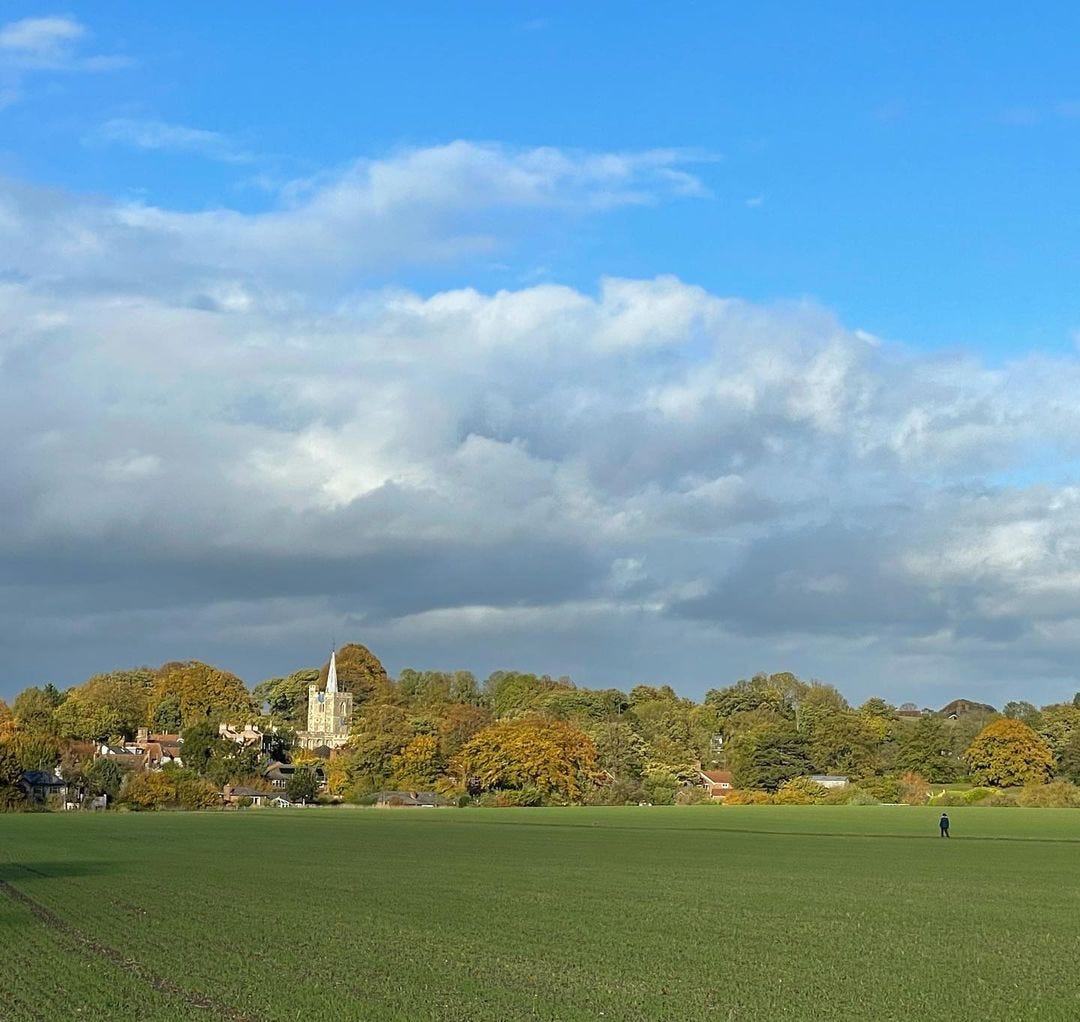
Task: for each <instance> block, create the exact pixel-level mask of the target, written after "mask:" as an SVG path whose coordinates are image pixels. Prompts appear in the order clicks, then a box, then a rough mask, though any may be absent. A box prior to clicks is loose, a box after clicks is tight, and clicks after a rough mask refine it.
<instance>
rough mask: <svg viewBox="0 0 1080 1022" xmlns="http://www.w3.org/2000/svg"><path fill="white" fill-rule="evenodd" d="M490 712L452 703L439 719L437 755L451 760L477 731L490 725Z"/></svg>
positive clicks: (481, 707) (483, 708)
mask: <svg viewBox="0 0 1080 1022" xmlns="http://www.w3.org/2000/svg"><path fill="white" fill-rule="evenodd" d="M491 719H492V718H491V711H490V710H488V709H487V708H486V707H483V706H473V705H469V704H465V703H454V704H452V705H450V706H448V707H446V708H445V710H444V711H443V714H442V716H441V717H440V719H439V725H438V733H439V754H440V755H441V756H442V757H443V759H444V760H451V759H453V758H454V757H455V756H456V755H457V754H458V753H459V752H460V751H461V749H462V747H463V746H464V745H465V743H466V742H467V741H468V740H469V739H470V738H472V736H473V735H475V734H476V733H477V732H478V731H483V730H484V728H486V727H487V726H488V725H489V724H490V723H491Z"/></svg>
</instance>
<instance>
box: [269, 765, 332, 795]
mask: <svg viewBox="0 0 1080 1022" xmlns="http://www.w3.org/2000/svg"><path fill="white" fill-rule="evenodd" d="M297 769H302V768H298V767H297V766H296V764H294V763H278V762H276V761H275V762H273V763H271V764H270V765H269V766H268V767H267V768H266V769H265V770H264V771H263V777H265V778H266V780H267V781H269V782H270V786H271V787H272V788H274V789H275V790H278V791H284V790H285V789H286V788H287V787H288V785H289V779H290V778H291V777H292V775H293V774H295V773H296V771H297ZM314 769H315V784H316V786H317V787H318V789H319V790H320V791H322V790H324V789H325V788H326V772H325V771H324V770H323V768H322V767H321V766H316V767H315V768H314Z"/></svg>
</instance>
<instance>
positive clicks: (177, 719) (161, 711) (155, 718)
mask: <svg viewBox="0 0 1080 1022" xmlns="http://www.w3.org/2000/svg"><path fill="white" fill-rule="evenodd" d="M150 726H151V727H152V728H153V729H154V733H155V734H159V735H178V734H179V733H180V729H181V728H182V727H183V726H184V715H183V713H181V712H180V696H179V695H178V694H177V693H176V692H168V693H166V694H165V695H164V696H162V697H161V698H160V699H158V700H156V702H155V703H153V704H152V705H151V709H150Z"/></svg>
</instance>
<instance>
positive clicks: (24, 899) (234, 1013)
mask: <svg viewBox="0 0 1080 1022" xmlns="http://www.w3.org/2000/svg"><path fill="white" fill-rule="evenodd" d="M28 872H30V873H34V874H37V875H39V876H44V875H45V874H41V873H38V871H37V870H34V869H28ZM0 894H3V895H5V896H6V897H7V898H9V899H10V900H11V901H14V902H15V903H16V904H19V905H23V906H24V907H25V908H27V909H28V910H29V911H30V912H31V914H32V915H33V916H34V918H35V919H37V921H38V922H39V923H41V924H42V925H43V926H44V927H46V928H47V929H48V930H50V931H51V932H53V933H55V934H57V935H58V936H60V937H63V938H64V939H66V940H67V941H69V942H71V943H73V944H75V945H76V946H77V947H78V948H79V949H80V950H82V951H86V952H87V953H89V954H92V955H95V956H96V957H98V958H103V959H105V960H106V961H107V962H110V963H111V964H112V965H115V966H116V967H117V968H118V969H123V970H124V971H125V972H127V973H130V974H131V975H133V976H135V977H137V978H138V979H140V980H142V982H144V983H146V984H147V985H148V986H151V987H153V988H154V990H156V991H158V993H162V994H169V995H170V996H172V997H177V998H179V999H180V1000H182V1001H183V1002H184V1003H185V1004H187V1005H189V1006H190V1007H192V1008H198V1009H200V1010H202V1011H206V1012H212V1013H213V1014H214V1015H216V1016H218V1017H219V1018H222V1019H226V1020H227V1022H260V1019H259V1018H258V1016H256V1015H252V1014H251V1013H250V1012H245V1011H240V1010H239V1009H238V1008H234V1007H231V1006H230V1005H228V1004H222V1003H221V1002H220V1001H215V1000H214V999H213V998H212V997H207V996H206V995H205V994H200V993H196V992H194V991H191V990H185V989H184V988H183V987H181V986H178V985H177V984H176V983H173V982H172V981H171V980H168V979H166V978H165V977H164V976H159V975H158V974H157V973H156V972H152V971H151V970H150V969H148V968H147V967H146V966H145V965H143V964H142V963H141V962H139V961H136V960H135V959H134V958H128V957H127V955H125V954H123V953H121V952H120V951H117V950H116V948H112V947H109V946H108V945H107V944H102V943H101V941H99V940H95V939H94V938H93V937H91V936H89V935H88V934H86V933H83V932H82V930H80V929H78V927H75V926H72V924H71V923H69V922H68V921H67V920H65V919H63V918H61V917H60V916H58V915H57V914H56V913H55V912H53V911H51V910H50V909H47V908H46V907H45V906H44V905H42V904H41V903H40V902H39V901H36V900H34V899H33V898H31V897H30V895H29V894H26V893H24V892H23V891H20V890H19V889H18V888H17V887H16V886H15V885H14V884H12V883H9V882H8V881H7V880H2V879H0Z"/></svg>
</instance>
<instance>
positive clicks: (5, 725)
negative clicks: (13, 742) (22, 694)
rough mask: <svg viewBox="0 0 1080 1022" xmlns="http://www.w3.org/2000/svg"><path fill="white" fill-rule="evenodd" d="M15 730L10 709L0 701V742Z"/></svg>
mask: <svg viewBox="0 0 1080 1022" xmlns="http://www.w3.org/2000/svg"><path fill="white" fill-rule="evenodd" d="M14 730H15V715H14V714H13V713H12V712H11V707H9V706H8V704H7V703H5V702H4V700H3V699H0V741H3V740H4V739H5V738H7V737H8V736H9V735H11V734H12V732H14Z"/></svg>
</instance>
